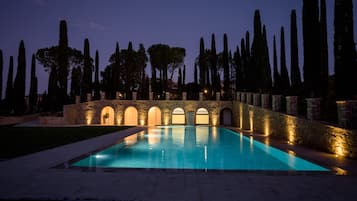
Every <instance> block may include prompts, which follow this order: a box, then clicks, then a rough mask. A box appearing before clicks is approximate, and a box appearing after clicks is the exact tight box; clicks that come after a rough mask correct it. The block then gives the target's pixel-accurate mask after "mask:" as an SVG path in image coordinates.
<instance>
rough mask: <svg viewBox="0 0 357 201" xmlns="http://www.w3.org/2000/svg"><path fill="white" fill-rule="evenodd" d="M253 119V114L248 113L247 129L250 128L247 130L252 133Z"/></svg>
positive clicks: (251, 112)
mask: <svg viewBox="0 0 357 201" xmlns="http://www.w3.org/2000/svg"><path fill="white" fill-rule="evenodd" d="M253 118H254V112H253V111H249V128H250V129H249V130H250V131H254V125H253V124H254V123H253Z"/></svg>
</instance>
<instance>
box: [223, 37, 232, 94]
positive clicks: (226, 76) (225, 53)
mask: <svg viewBox="0 0 357 201" xmlns="http://www.w3.org/2000/svg"><path fill="white" fill-rule="evenodd" d="M222 57H223V58H222V65H223V93H224V96H225V97H226V98H229V97H230V95H231V94H230V86H229V85H230V79H229V55H228V39H227V34H224V35H223V55H222Z"/></svg>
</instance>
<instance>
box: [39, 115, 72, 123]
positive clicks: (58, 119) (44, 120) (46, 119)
mask: <svg viewBox="0 0 357 201" xmlns="http://www.w3.org/2000/svg"><path fill="white" fill-rule="evenodd" d="M38 119H39V122H40V124H43V125H65V124H68V123H67V122H66V121H65V120H64V118H63V117H51V116H48V117H46V116H44V117H39V118H38Z"/></svg>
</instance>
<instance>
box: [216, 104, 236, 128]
mask: <svg viewBox="0 0 357 201" xmlns="http://www.w3.org/2000/svg"><path fill="white" fill-rule="evenodd" d="M219 116H220V125H222V126H231V125H232V120H233V115H232V110H231V109H230V108H223V110H221V112H220V115H219Z"/></svg>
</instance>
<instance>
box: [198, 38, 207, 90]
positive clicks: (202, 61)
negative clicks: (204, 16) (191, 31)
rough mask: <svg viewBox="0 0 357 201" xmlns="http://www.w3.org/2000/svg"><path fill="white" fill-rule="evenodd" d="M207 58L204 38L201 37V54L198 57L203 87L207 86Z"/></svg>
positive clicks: (200, 80)
mask: <svg viewBox="0 0 357 201" xmlns="http://www.w3.org/2000/svg"><path fill="white" fill-rule="evenodd" d="M205 64H206V59H205V44H204V41H203V38H202V37H201V39H200V55H199V58H198V65H199V68H200V79H199V82H200V86H201V87H202V88H203V87H205V86H206V65H205Z"/></svg>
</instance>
